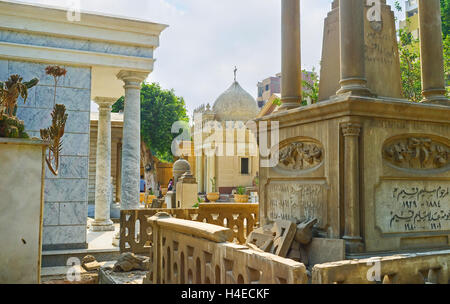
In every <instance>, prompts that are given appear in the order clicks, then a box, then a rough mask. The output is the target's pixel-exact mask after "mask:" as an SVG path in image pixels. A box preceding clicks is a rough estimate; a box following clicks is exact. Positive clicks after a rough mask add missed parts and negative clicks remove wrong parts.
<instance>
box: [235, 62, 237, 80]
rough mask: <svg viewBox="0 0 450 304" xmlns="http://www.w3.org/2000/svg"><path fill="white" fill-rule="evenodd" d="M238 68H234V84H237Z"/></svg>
mask: <svg viewBox="0 0 450 304" xmlns="http://www.w3.org/2000/svg"><path fill="white" fill-rule="evenodd" d="M236 74H237V67H236V66H234V82H236Z"/></svg>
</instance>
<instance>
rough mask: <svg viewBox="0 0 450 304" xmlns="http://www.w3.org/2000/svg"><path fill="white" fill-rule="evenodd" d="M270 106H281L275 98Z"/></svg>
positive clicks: (278, 99)
mask: <svg viewBox="0 0 450 304" xmlns="http://www.w3.org/2000/svg"><path fill="white" fill-rule="evenodd" d="M272 104H274V105H276V106H281V99H280V98H275V99H274V100H273V101H272Z"/></svg>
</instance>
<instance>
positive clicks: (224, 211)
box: [120, 203, 259, 254]
mask: <svg viewBox="0 0 450 304" xmlns="http://www.w3.org/2000/svg"><path fill="white" fill-rule="evenodd" d="M158 212H166V213H168V214H170V215H172V216H173V217H175V218H178V219H184V220H191V221H197V222H203V223H209V224H215V225H218V226H223V227H227V228H230V229H231V231H232V235H231V236H230V238H229V240H228V241H230V242H237V243H239V244H244V243H245V241H246V238H247V236H248V235H249V234H250V232H252V231H253V229H254V228H255V227H257V225H258V213H259V205H258V204H238V203H230V204H200V206H199V208H196V209H137V210H121V211H120V251H121V252H133V253H136V254H148V252H149V246H150V244H151V229H149V228H150V227H149V225H148V223H147V220H148V218H150V217H151V216H153V215H155V214H156V213H158Z"/></svg>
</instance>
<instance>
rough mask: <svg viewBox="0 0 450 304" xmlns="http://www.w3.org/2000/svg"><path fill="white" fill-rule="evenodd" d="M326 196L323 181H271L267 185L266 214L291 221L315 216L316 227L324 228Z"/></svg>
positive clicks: (325, 222) (326, 190)
mask: <svg viewBox="0 0 450 304" xmlns="http://www.w3.org/2000/svg"><path fill="white" fill-rule="evenodd" d="M327 197H328V186H327V184H326V182H325V181H295V182H292V181H290V182H281V181H277V182H272V183H270V184H269V185H268V186H267V202H268V207H267V216H268V218H269V220H271V221H274V220H277V219H282V220H290V221H293V222H296V221H305V220H308V219H313V218H317V219H318V224H317V227H318V228H326V226H327Z"/></svg>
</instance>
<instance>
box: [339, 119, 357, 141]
mask: <svg viewBox="0 0 450 304" xmlns="http://www.w3.org/2000/svg"><path fill="white" fill-rule="evenodd" d="M341 128H342V134H343V135H344V136H356V137H358V136H359V135H360V134H361V128H362V126H361V125H360V124H359V123H356V122H346V123H344V124H342V126H341Z"/></svg>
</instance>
